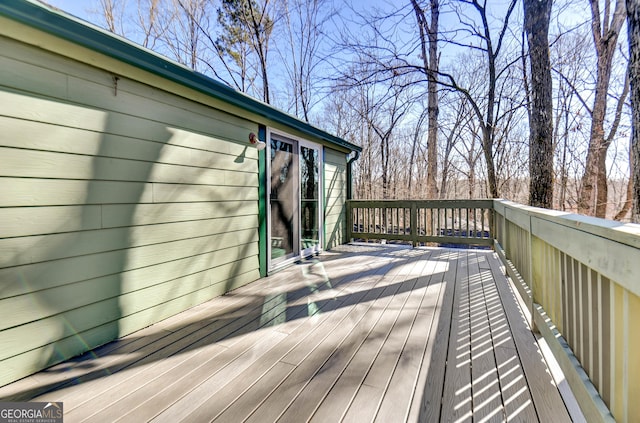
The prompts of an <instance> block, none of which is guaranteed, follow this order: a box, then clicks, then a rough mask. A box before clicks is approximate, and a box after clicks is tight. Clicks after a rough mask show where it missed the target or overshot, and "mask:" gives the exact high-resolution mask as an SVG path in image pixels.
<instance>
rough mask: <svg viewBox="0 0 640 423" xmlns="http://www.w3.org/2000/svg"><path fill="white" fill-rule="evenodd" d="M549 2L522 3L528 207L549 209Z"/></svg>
mask: <svg viewBox="0 0 640 423" xmlns="http://www.w3.org/2000/svg"><path fill="white" fill-rule="evenodd" d="M551 4H552V0H524V27H525V31H526V33H527V41H528V44H529V57H530V60H529V63H530V66H531V74H530V75H531V103H530V104H529V175H530V180H529V204H530V205H532V206H537V207H545V208H552V206H553V128H552V122H553V119H552V115H553V102H552V87H551V61H550V59H549V21H550V19H551Z"/></svg>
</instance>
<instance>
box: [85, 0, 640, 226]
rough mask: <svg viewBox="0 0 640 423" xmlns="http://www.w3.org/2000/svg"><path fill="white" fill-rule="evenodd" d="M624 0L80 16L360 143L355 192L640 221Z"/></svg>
mask: <svg viewBox="0 0 640 423" xmlns="http://www.w3.org/2000/svg"><path fill="white" fill-rule="evenodd" d="M626 3H628V4H627V5H626V6H625V0H567V1H563V2H552V0H547V1H543V2H541V1H530V0H523V1H518V0H503V1H492V2H488V1H486V0H485V1H481V0H455V1H454V0H406V1H404V2H384V1H383V0H379V1H376V2H373V3H369V2H367V3H366V4H359V3H358V4H357V5H356V4H350V3H349V2H339V1H331V0H310V1H307V0H278V1H276V0H95V2H94V4H93V13H92V14H91V15H90V16H91V19H92V20H94V21H96V22H97V23H98V24H99V25H102V26H103V27H105V28H107V29H108V30H110V31H113V32H116V33H118V34H120V35H123V36H125V37H127V38H130V39H132V40H134V41H137V42H139V43H141V44H142V45H144V46H146V47H148V48H151V49H154V50H156V51H158V52H159V53H161V54H164V55H167V56H168V57H170V58H172V59H175V60H177V61H179V62H181V63H183V64H185V65H186V66H189V67H191V68H193V69H195V70H197V71H199V72H202V73H205V74H208V75H211V76H213V77H215V78H217V79H219V80H221V81H223V82H225V83H227V84H229V85H230V86H232V87H234V88H236V89H238V90H240V91H243V92H246V93H247V94H249V95H251V96H254V97H256V98H259V99H262V100H263V101H265V102H267V103H270V104H272V105H274V106H276V107H278V108H281V109H283V110H285V111H288V112H289V113H291V114H292V115H295V116H296V117H299V118H301V119H303V120H305V121H308V122H311V123H313V124H316V125H317V126H320V127H322V128H324V129H327V130H329V131H330V132H334V133H335V134H336V135H338V136H339V137H343V138H345V139H346V140H348V141H350V142H353V143H356V144H359V145H362V146H363V148H364V151H363V154H362V156H361V157H360V159H359V160H358V161H356V162H355V166H354V170H355V177H354V181H355V184H356V185H355V189H354V197H356V198H361V199H372V198H380V199H394V198H405V199H411V198H414V199H416V198H420V199H427V198H441V199H451V198H484V197H489V198H490V197H502V198H508V199H510V200H514V201H518V202H523V203H529V204H532V205H538V206H544V207H551V208H554V209H558V210H567V211H578V212H580V213H584V214H589V215H594V216H599V217H605V216H606V217H608V218H615V219H618V220H625V221H628V220H631V219H632V215H633V216H635V217H636V219H633V220H635V221H637V217H638V212H637V210H638V196H639V195H640V193H639V188H638V185H639V184H640V177H638V176H637V175H636V177H635V178H636V179H635V180H636V182H635V184H636V185H635V188H634V177H633V176H632V170H633V169H637V168H638V167H639V166H633V160H632V159H633V158H634V157H635V158H636V159H635V160H636V161H637V160H638V157H639V154H640V153H639V152H638V147H637V143H635V144H632V142H631V140H632V133H633V134H635V132H634V131H632V126H633V125H632V123H635V124H636V127H637V125H638V123H640V122H639V119H640V118H637V117H635V118H634V116H635V115H633V114H632V108H631V105H632V103H633V104H637V101H638V93H637V91H638V89H640V87H638V85H637V84H634V81H635V80H637V70H636V71H635V73H634V69H636V68H637V66H638V64H637V63H638V62H637V60H638V52H637V48H638V43H637V42H635V44H634V42H633V40H634V37H636V38H635V39H637V37H638V35H637V31H638V30H637V27H634V24H632V25H629V28H628V31H625V27H626V26H627V19H629V22H632V21H633V22H637V18H638V10H637V9H638V6H637V5H636V4H634V3H635V2H633V1H631V0H627V2H626ZM627 9H628V12H629V16H628V17H627ZM527 12H528V13H527ZM534 18H535V19H534ZM634 19H635V21H634ZM635 25H637V24H635ZM634 31H635V32H634ZM630 40H631V41H632V42H630ZM630 46H631V48H632V51H631V53H630ZM634 48H635V49H636V50H635V52H634V50H633V49H634ZM630 58H631V64H632V66H631V67H630V69H631V72H627V69H628V68H629V60H630ZM629 75H630V76H631V78H629ZM634 75H635V76H634ZM634 78H636V79H634ZM634 90H635V91H636V92H634ZM630 92H631V94H629V93H630ZM636 114H637V112H636ZM633 139H635V135H634V137H633ZM633 145H635V146H636V147H635V149H634V148H633V147H632V146H633ZM634 199H635V203H634V201H633V200H634ZM634 204H635V207H636V211H635V212H634V214H632V212H631V209H632V206H633V205H634Z"/></svg>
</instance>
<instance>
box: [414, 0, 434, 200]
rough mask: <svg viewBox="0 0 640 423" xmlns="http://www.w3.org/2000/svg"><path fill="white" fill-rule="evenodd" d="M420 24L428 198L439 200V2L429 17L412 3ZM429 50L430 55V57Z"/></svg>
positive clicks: (415, 2)
mask: <svg viewBox="0 0 640 423" xmlns="http://www.w3.org/2000/svg"><path fill="white" fill-rule="evenodd" d="M411 5H412V6H413V11H414V13H415V15H416V19H417V21H418V30H419V33H420V51H421V56H422V60H423V69H424V72H425V74H426V76H427V93H428V94H427V95H428V105H427V110H428V117H429V129H428V135H427V181H426V182H427V196H428V198H433V199H435V198H437V197H438V186H437V173H438V113H439V109H438V20H439V16H440V3H439V0H430V2H429V6H430V7H429V15H430V19H427V12H426V11H425V8H423V7H421V6H420V4H419V3H418V1H417V0H411ZM427 51H428V54H427Z"/></svg>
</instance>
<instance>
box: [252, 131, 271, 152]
mask: <svg viewBox="0 0 640 423" xmlns="http://www.w3.org/2000/svg"><path fill="white" fill-rule="evenodd" d="M249 142H250V143H251V144H252V145H253V146H255V147H256V148H257V149H258V150H264V148H265V147H266V146H267V144H266V143H265V142H264V141H260V140H259V139H258V136H257V135H256V134H254V133H253V132H252V133H250V134H249Z"/></svg>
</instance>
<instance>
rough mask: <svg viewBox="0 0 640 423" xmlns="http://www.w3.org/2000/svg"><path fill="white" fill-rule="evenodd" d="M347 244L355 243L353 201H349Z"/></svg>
mask: <svg viewBox="0 0 640 423" xmlns="http://www.w3.org/2000/svg"><path fill="white" fill-rule="evenodd" d="M346 209H347V242H353V208H352V205H351V200H347V207H346Z"/></svg>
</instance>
